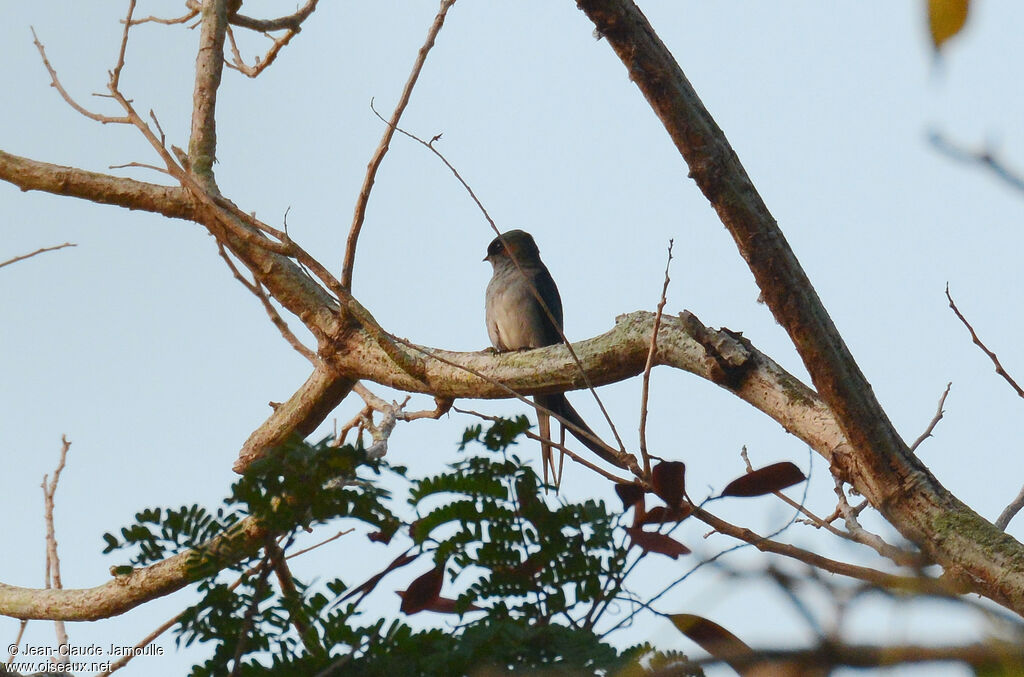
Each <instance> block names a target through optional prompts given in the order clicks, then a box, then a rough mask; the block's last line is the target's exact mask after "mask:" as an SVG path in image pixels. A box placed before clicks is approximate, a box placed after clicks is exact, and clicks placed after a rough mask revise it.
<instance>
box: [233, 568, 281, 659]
mask: <svg viewBox="0 0 1024 677" xmlns="http://www.w3.org/2000/svg"><path fill="white" fill-rule="evenodd" d="M273 568H274V567H272V566H271V564H270V554H269V553H267V554H265V555H264V556H263V561H262V563H261V564H260V566H259V576H257V578H256V581H255V583H254V584H253V586H252V587H253V595H252V601H250V602H249V606H248V608H246V610H245V615H244V616H243V618H242V627H241V628H239V631H238V641H237V643H236V644H235V655H234V659H233V661H234V665H233V666H232V667H231V677H237V675H239V674H241V670H242V657H243V656H244V655H245V653H246V651H245V646H246V640H247V639H248V638H249V631H250V630H251V629H252V626H253V622H254V621H255V619H256V612H257V611H259V606H260V601H262V599H263V594H264V591H265V590H266V588H267V586H268V584H267V577H268V576H270V572H271V571H272V570H273Z"/></svg>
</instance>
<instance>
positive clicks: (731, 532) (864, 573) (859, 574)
mask: <svg viewBox="0 0 1024 677" xmlns="http://www.w3.org/2000/svg"><path fill="white" fill-rule="evenodd" d="M693 516H694V517H696V518H697V519H699V520H700V521H702V522H704V523H705V524H707V525H709V526H711V527H712V528H714V530H715V531H717V532H719V533H722V534H725V535H726V536H732V537H733V538H735V539H738V540H740V541H743V542H745V543H748V544H750V545H752V546H754V547H755V548H757V549H758V550H760V551H762V552H770V553H775V554H777V555H785V556H786V557H790V558H792V559H795V560H798V561H800V562H804V563H805V564H809V565H811V566H812V567H815V568H816V569H820V570H822V571H828V572H831V573H833V574H839V575H841V576H848V577H850V578H856V579H858V580H861V581H865V582H867V583H871V584H872V585H876V586H878V587H880V588H885V589H889V590H908V591H914V592H918V593H924V592H931V593H933V594H941V595H946V596H949V595H952V594H953V591H951V590H950V589H949V588H947V587H946V586H945V585H944V584H943V582H942V581H941V580H939V579H935V578H927V577H924V576H898V575H896V574H889V573H886V572H884V571H879V570H877V569H871V568H869V567H862V566H857V565H855V564H848V563H846V562H840V561H837V560H833V559H829V558H827V557H823V556H821V555H818V554H816V553H813V552H810V551H808V550H804V549H803V548H798V547H796V546H794V545H789V544H786V543H779V542H777V541H773V540H771V539H769V538H766V537H764V536H760V535H758V534H757V533H755V532H753V531H751V530H750V529H747V528H744V527H738V526H735V525H733V524H730V523H729V522H726V521H725V520H723V519H721V518H719V517H716V516H714V515H712V514H711V513H709V512H707V511H706V510H704V509H703V508H698V507H695V508H694V511H693Z"/></svg>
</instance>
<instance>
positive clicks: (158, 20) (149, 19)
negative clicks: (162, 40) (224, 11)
mask: <svg viewBox="0 0 1024 677" xmlns="http://www.w3.org/2000/svg"><path fill="white" fill-rule="evenodd" d="M198 15H199V7H195V8H193V9H191V10H189V12H188V14H185V15H184V16H179V17H177V18H174V19H162V18H160V17H158V16H147V17H145V18H144V19H133V20H132V25H133V26H138V25H139V24H144V23H155V24H163V25H164V26H172V25H174V24H183V23H185V22H186V21H189V20H190V19H194V18H195V17H197V16H198Z"/></svg>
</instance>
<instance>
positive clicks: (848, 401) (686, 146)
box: [577, 0, 1024, 613]
mask: <svg viewBox="0 0 1024 677" xmlns="http://www.w3.org/2000/svg"><path fill="white" fill-rule="evenodd" d="M577 5H578V6H579V7H580V8H581V9H582V10H583V11H584V12H585V13H586V14H587V16H588V17H589V18H590V19H591V21H593V23H594V25H595V27H596V29H597V32H598V34H600V35H601V36H603V37H605V38H606V39H607V40H608V43H609V44H610V45H611V47H612V48H613V49H614V50H615V52H616V54H617V55H618V56H619V58H620V59H621V60H622V63H623V64H624V65H625V66H626V69H627V71H628V72H629V77H630V79H631V80H633V82H635V83H636V85H637V86H638V87H639V88H640V90H641V92H642V93H643V95H644V96H645V97H646V99H647V101H648V103H649V104H650V105H651V108H652V109H653V110H654V112H655V113H656V114H657V115H658V117H659V118H660V119H661V121H662V123H663V125H664V126H665V129H666V131H668V133H669V136H670V137H671V138H672V141H673V143H674V144H675V145H676V148H677V149H678V150H679V152H680V154H681V155H682V156H683V158H684V159H685V160H686V163H687V164H688V165H689V168H690V176H691V177H692V178H693V179H694V181H695V182H696V183H697V185H698V187H699V188H700V190H701V191H702V192H703V193H704V195H705V197H707V199H708V200H709V201H710V202H711V205H712V206H713V207H714V208H715V210H716V212H717V213H718V216H719V218H720V219H721V221H722V223H723V224H724V225H725V227H726V228H727V229H728V230H729V232H730V233H731V234H732V236H733V239H734V240H735V242H736V245H737V248H738V249H739V252H740V254H741V255H742V256H743V258H744V260H745V261H746V262H747V265H748V266H749V268H750V270H751V272H752V273H753V274H754V279H755V280H756V282H757V285H758V287H759V288H760V289H761V292H762V295H763V298H764V300H765V303H766V304H767V306H768V308H769V309H771V311H772V314H773V315H774V316H775V319H776V320H777V321H778V322H779V324H780V325H781V326H782V327H783V328H785V330H786V331H787V333H788V334H789V336H790V339H791V340H792V341H793V344H794V346H795V347H796V349H797V351H798V353H799V354H800V357H801V359H802V360H803V362H804V365H805V366H806V367H807V370H808V372H809V373H810V375H811V380H812V381H813V383H814V385H815V388H816V389H817V391H818V393H819V394H820V396H821V399H822V400H823V401H824V402H825V403H826V404H827V405H828V407H829V408H830V409H831V410H832V411H833V412H834V414H835V421H836V422H837V423H838V424H839V427H840V428H841V430H842V431H843V434H844V436H845V437H846V439H847V440H849V442H850V446H849V447H848V448H847V449H845V450H844V452H843V453H839V454H835V455H834V456H833V462H832V470H833V473H834V474H837V475H838V476H839V477H841V478H842V479H844V480H845V481H848V482H850V483H851V484H853V485H854V486H855V487H856V489H857V490H858V491H859V492H860V493H861V494H863V495H864V496H865V497H866V498H868V499H869V500H870V501H871V503H872V505H874V506H875V507H876V508H877V509H878V510H879V511H880V512H881V513H882V515H883V516H885V518H886V519H887V520H889V522H890V523H891V524H892V525H893V526H894V527H896V529H897V530H899V531H900V533H902V534H903V536H904V537H906V538H908V539H909V540H911V541H913V542H915V543H917V544H918V545H919V546H920V547H922V548H924V549H925V550H927V551H928V554H929V555H931V556H932V557H933V558H934V559H935V560H936V561H937V562H939V563H940V564H942V565H943V566H944V567H945V568H946V570H947V572H948V573H952V574H953V575H955V576H961V577H965V578H967V579H969V580H970V583H971V586H972V588H973V589H974V590H975V591H976V592H979V593H981V594H983V595H985V596H987V597H990V598H991V599H994V600H996V601H997V602H999V603H1001V604H1005V605H1006V606H1008V607H1010V608H1012V609H1014V610H1016V611H1017V612H1018V613H1022V612H1024V567H1022V566H1021V565H1020V562H1022V561H1024V547H1022V546H1021V544H1020V543H1019V542H1017V541H1016V540H1014V539H1013V538H1010V537H1009V536H1007V535H1005V534H1003V533H1002V532H1000V531H999V530H998V529H996V528H995V527H994V526H993V525H992V524H990V523H989V522H987V521H985V520H984V519H983V518H981V517H980V516H979V515H978V514H977V513H975V512H974V511H972V510H971V509H970V508H969V507H968V506H966V505H965V504H963V503H962V502H961V501H959V500H958V499H957V498H956V497H955V496H953V495H952V494H951V493H949V491H947V490H946V489H945V488H944V487H943V486H942V485H941V484H940V483H939V482H938V480H936V479H935V477H934V476H932V474H931V473H930V472H929V471H928V469H927V468H926V467H925V466H924V464H922V463H921V462H920V461H919V460H918V459H917V458H916V457H914V456H913V455H912V454H911V453H910V451H909V449H908V448H907V445H906V444H905V443H904V442H903V440H902V439H901V438H900V436H899V434H898V433H897V432H896V430H895V429H894V428H893V426H892V423H891V422H890V421H889V419H888V416H887V415H886V414H885V411H884V410H883V409H882V407H881V406H880V405H879V404H878V401H877V400H876V399H875V396H874V394H873V391H872V389H871V385H870V384H869V383H868V382H867V380H866V379H865V378H864V375H863V374H862V373H861V371H860V369H859V367H858V366H857V364H856V362H855V361H854V360H853V357H852V355H851V354H850V351H849V350H848V349H847V347H846V345H845V343H844V342H843V340H842V337H841V336H840V335H839V332H838V331H837V330H836V327H835V325H834V324H833V322H832V320H831V318H830V317H829V315H828V313H827V311H826V310H825V308H824V306H823V305H822V303H821V300H820V299H819V298H818V295H817V294H816V293H815V291H814V287H813V286H812V285H811V283H810V280H808V278H807V275H806V274H805V273H804V271H803V269H802V267H801V266H800V263H799V262H798V261H797V259H796V256H795V255H794V254H793V251H792V250H791V249H790V247H789V244H788V243H787V242H786V239H785V236H783V234H782V231H781V230H779V227H778V225H777V224H776V222H775V219H774V218H773V217H772V215H771V213H770V212H769V211H768V208H767V207H766V206H765V204H764V202H763V201H762V200H761V197H760V196H759V195H758V193H757V191H756V189H755V188H754V186H753V184H752V183H751V181H750V178H749V177H748V176H747V174H746V171H745V170H744V169H743V166H742V165H741V164H740V162H739V159H738V157H737V155H736V153H735V152H734V151H733V149H732V148H731V147H730V145H729V143H728V141H727V140H726V138H725V135H724V134H723V133H722V131H721V129H719V127H718V125H717V124H716V123H715V121H714V119H712V117H711V115H710V114H709V113H708V111H707V110H706V109H705V108H704V105H703V104H702V103H701V101H700V99H699V98H698V97H697V94H696V92H695V91H694V90H693V88H692V86H691V85H690V83H689V81H688V80H687V79H686V76H685V75H684V74H683V72H682V70H681V69H680V68H679V65H678V64H677V63H676V61H675V59H674V58H673V56H672V54H671V53H670V52H669V50H668V49H667V48H666V47H665V45H664V44H663V43H662V42H661V40H660V38H659V37H658V36H657V34H656V33H655V32H654V29H653V28H652V27H651V25H650V24H649V23H648V21H647V18H646V17H645V16H644V15H643V13H642V12H641V11H640V10H639V9H638V8H637V7H636V5H635V4H634V3H633V2H631V0H578V2H577Z"/></svg>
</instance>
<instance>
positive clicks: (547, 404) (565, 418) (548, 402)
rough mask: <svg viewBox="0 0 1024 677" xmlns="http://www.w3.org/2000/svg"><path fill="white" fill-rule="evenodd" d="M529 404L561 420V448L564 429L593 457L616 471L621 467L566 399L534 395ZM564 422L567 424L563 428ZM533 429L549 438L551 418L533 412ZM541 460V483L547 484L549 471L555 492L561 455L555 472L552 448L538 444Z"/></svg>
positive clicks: (560, 472) (610, 451)
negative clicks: (542, 467)
mask: <svg viewBox="0 0 1024 677" xmlns="http://www.w3.org/2000/svg"><path fill="white" fill-rule="evenodd" d="M533 401H534V402H536V403H537V404H538V405H540V406H542V407H544V408H545V409H547V410H548V411H550V412H551V413H552V414H554V415H555V416H557V417H558V418H560V419H561V420H562V422H563V425H562V432H561V443H562V445H563V446H564V443H565V431H566V429H567V428H568V430H569V432H570V433H572V436H573V437H575V438H576V439H577V440H579V441H580V442H581V443H582V444H583V446H585V447H586V448H587V449H590V450H591V451H592V452H594V453H595V454H597V455H598V456H599V457H600V458H601V459H602V460H604V461H607V462H608V463H611V464H612V465H615V466H618V467H620V468H621V467H622V466H623V464H622V462H621V461H620V460H619V459H618V457H617V455H616V453H615V450H614V449H612V448H611V447H609V446H608V445H607V444H605V443H604V442H602V441H601V438H599V437H598V436H597V434H596V433H594V431H593V429H591V427H590V426H589V425H587V424H586V422H585V421H584V420H583V417H582V416H580V415H579V412H577V411H576V409H574V408H573V406H572V405H571V404H569V400H567V399H566V397H565V395H564V394H562V393H555V394H552V395H534V397H533ZM565 423H568V424H569V425H565ZM537 428H538V432H539V433H540V436H541V437H543V438H544V439H545V440H550V439H551V418H550V416H548V415H547V414H546V413H544V412H542V411H540V410H538V411H537ZM541 460H542V463H543V465H544V482H545V483H547V481H548V471H549V469H550V471H551V474H552V478H553V479H554V482H555V488H556V489H557V488H558V485H559V484H560V483H561V480H562V463H563V462H564V460H565V454H563V453H561V451H559V462H558V469H557V471H556V469H555V460H554V453H553V447H552V446H551V445H550V444H546V443H544V442H541Z"/></svg>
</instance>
